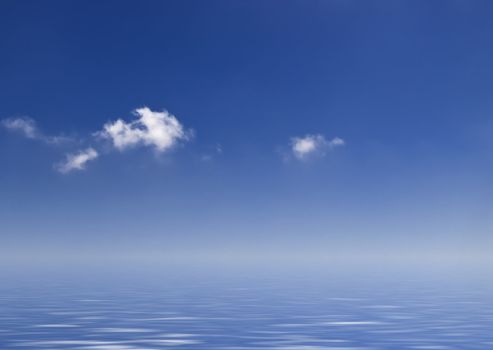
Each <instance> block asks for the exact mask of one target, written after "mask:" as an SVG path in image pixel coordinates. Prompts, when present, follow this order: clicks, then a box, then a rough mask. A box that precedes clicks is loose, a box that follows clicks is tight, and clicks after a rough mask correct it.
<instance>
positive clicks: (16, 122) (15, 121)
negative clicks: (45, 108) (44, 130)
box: [2, 117, 40, 139]
mask: <svg viewBox="0 0 493 350" xmlns="http://www.w3.org/2000/svg"><path fill="white" fill-rule="evenodd" d="M2 125H3V126H4V127H5V128H7V129H8V130H11V131H14V132H19V133H21V134H22V135H23V136H25V137H27V138H29V139H36V138H38V137H39V136H40V133H39V131H38V128H37V127H36V122H35V121H34V119H31V118H29V117H16V118H7V119H4V120H2Z"/></svg>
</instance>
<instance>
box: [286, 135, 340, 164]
mask: <svg viewBox="0 0 493 350" xmlns="http://www.w3.org/2000/svg"><path fill="white" fill-rule="evenodd" d="M344 145H345V141H344V140H343V139H341V138H339V137H335V138H333V139H332V140H327V139H326V138H325V136H323V135H320V134H316V135H310V134H308V135H305V136H303V137H293V138H292V139H291V151H292V154H293V156H294V157H295V158H296V159H298V160H307V159H309V158H311V157H313V156H324V155H325V154H326V152H327V151H330V150H332V149H334V148H336V147H340V146H344Z"/></svg>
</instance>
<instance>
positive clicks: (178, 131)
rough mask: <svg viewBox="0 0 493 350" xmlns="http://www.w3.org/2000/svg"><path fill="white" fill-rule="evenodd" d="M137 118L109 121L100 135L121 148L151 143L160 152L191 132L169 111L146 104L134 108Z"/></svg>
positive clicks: (98, 134) (188, 136)
mask: <svg viewBox="0 0 493 350" xmlns="http://www.w3.org/2000/svg"><path fill="white" fill-rule="evenodd" d="M134 115H136V116H137V120H134V121H131V122H128V123H127V122H125V121H124V120H122V119H118V120H116V121H115V122H109V123H106V124H105V125H104V126H103V130H102V131H99V132H97V133H96V135H97V136H100V137H102V138H106V139H109V140H111V141H112V143H113V146H114V147H115V148H117V149H118V150H120V151H122V150H125V149H127V148H129V147H134V146H138V145H144V146H151V147H154V149H155V150H156V151H158V152H164V151H167V150H169V149H171V148H173V147H174V146H175V145H176V144H177V143H178V142H179V141H186V140H188V139H189V138H190V137H191V135H192V132H191V131H186V130H185V129H184V128H183V126H182V125H181V124H180V122H179V121H178V119H176V117H175V116H174V115H172V114H170V113H168V112H167V111H162V112H154V111H152V110H150V109H149V108H147V107H143V108H138V109H136V110H135V111H134Z"/></svg>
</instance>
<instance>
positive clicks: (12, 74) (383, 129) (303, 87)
mask: <svg viewBox="0 0 493 350" xmlns="http://www.w3.org/2000/svg"><path fill="white" fill-rule="evenodd" d="M492 15H493V3H492V2H490V1H301V0H300V1H138V2H137V1H94V2H88V1H43V2H41V1H10V0H4V1H2V2H1V4H0V52H1V54H0V77H1V78H0V119H2V120H3V121H4V124H3V125H4V127H2V128H0V164H1V165H0V242H1V243H0V255H2V256H4V257H9V258H12V257H16V258H23V257H26V258H30V257H33V256H45V257H50V258H57V257H58V258H60V259H64V258H66V257H67V256H80V257H82V258H88V259H89V258H90V259H94V258H96V257H104V256H108V255H118V256H129V255H132V256H154V255H155V256H175V257H183V258H185V259H186V258H189V257H191V256H192V257H193V256H195V257H196V256H215V255H221V254H223V255H227V256H230V257H234V256H236V257H249V256H250V257H255V256H256V255H259V254H260V255H262V254H263V255H268V256H279V255H283V256H288V257H289V256H294V255H298V256H299V255H307V256H317V255H320V256H330V255H333V254H335V255H337V254H342V255H344V254H348V255H349V256H351V255H355V254H356V255H365V254H368V255H377V256H379V255H396V256H421V255H423V254H424V255H428V256H437V254H438V255H439V254H444V255H449V256H459V255H462V254H464V255H467V256H479V255H483V254H487V253H488V252H489V251H491V249H492V248H493V239H492V229H493V215H492V214H493V210H492V209H493V206H492V199H491V198H492V194H493V186H492V185H493V181H492V175H493V162H492V155H493V98H492V97H493V44H492V40H491V38H492V37H493V21H492V20H491V18H492ZM143 106H147V107H149V108H150V109H151V110H153V111H162V110H167V111H169V112H170V113H172V114H173V115H175V116H176V118H177V119H178V121H179V122H180V123H181V125H183V127H184V128H185V129H186V130H193V137H189V138H188V139H187V140H181V141H179V142H176V144H175V145H174V147H171V148H170V149H166V150H165V151H163V152H157V151H156V150H155V149H153V147H152V146H146V145H143V144H139V145H136V146H135V147H128V148H127V149H124V150H118V149H115V147H114V146H112V145H111V143H110V142H108V140H102V139H101V138H98V137H96V136H95V135H94V133H96V132H98V131H101V130H102V128H103V125H104V124H105V123H108V122H112V121H115V120H117V119H118V118H121V119H123V120H125V121H126V122H130V121H132V120H135V118H136V116H135V115H133V114H132V111H133V110H135V109H136V108H140V107H143ZM19 117H29V118H32V120H34V121H35V123H36V127H37V128H38V129H37V131H36V135H35V136H33V137H30V138H29V137H25V135H23V134H22V132H19V130H13V129H12V128H10V129H9V128H7V127H5V125H6V124H5V121H6V120H11V121H12V120H13V118H19ZM60 135H64V136H65V137H67V138H70V140H68V141H66V142H52V141H53V140H54V137H58V136H60ZM306 135H320V136H321V137H324V139H325V143H324V142H322V144H321V145H319V146H320V147H321V149H319V152H318V154H315V155H314V156H313V157H309V158H307V159H298V158H296V156H295V155H294V154H293V152H292V146H293V144H292V142H293V138H296V137H298V138H302V137H305V136H306ZM335 137H339V138H341V139H343V140H344V141H345V144H344V145H339V146H338V147H331V146H330V141H331V140H333V139H334V138H335ZM88 147H93V148H94V149H95V150H97V152H98V154H99V157H98V158H97V159H95V160H92V161H89V162H88V163H87V166H86V168H85V169H83V170H79V171H78V170H74V171H70V172H67V173H61V172H60V171H57V169H59V168H57V164H58V165H59V164H60V162H62V161H63V160H64V159H65V157H66V155H67V154H74V153H76V152H78V151H79V150H85V149H87V148H88ZM322 148H323V150H322ZM420 254H421V255H420Z"/></svg>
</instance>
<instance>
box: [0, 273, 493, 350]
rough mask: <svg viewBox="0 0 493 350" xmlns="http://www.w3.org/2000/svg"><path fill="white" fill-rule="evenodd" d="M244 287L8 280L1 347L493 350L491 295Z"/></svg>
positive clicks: (400, 287)
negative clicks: (20, 282) (110, 285)
mask: <svg viewBox="0 0 493 350" xmlns="http://www.w3.org/2000/svg"><path fill="white" fill-rule="evenodd" d="M245 284H246V285H243V286H238V285H235V286H228V285H227V284H225V283H222V284H214V283H212V282H210V283H203V284H197V285H193V286H190V285H189V286H185V285H181V286H179V284H175V283H170V284H169V285H166V283H163V284H162V285H160V286H156V285H155V286H154V287H152V288H151V287H149V288H144V287H142V286H140V285H139V286H135V285H134V286H129V285H126V287H122V286H119V287H116V286H115V287H113V288H98V287H97V284H95V285H85V286H83V287H80V286H79V287H75V286H71V287H69V286H65V287H63V286H60V285H58V286H51V287H47V286H43V287H41V286H39V287H37V288H33V287H31V288H20V287H18V286H17V287H16V286H15V285H12V284H10V285H7V286H3V287H1V289H0V291H1V294H0V297H1V298H0V348H1V349H3V350H9V349H41V350H43V349H46V350H55V349H87V350H152V349H168V348H172V347H175V348H180V349H216V350H218V349H238V350H239V349H272V350H273V349H276V350H329V349H332V350H337V349H341V350H342V349H492V348H493V331H492V330H493V303H492V301H493V296H492V295H491V289H487V288H480V287H473V286H470V285H467V284H466V283H464V284H463V285H462V286H461V288H445V287H443V286H441V287H438V286H435V287H432V284H430V283H425V284H419V283H415V284H410V283H407V284H398V283H396V284H394V285H393V286H392V287H389V286H385V285H383V284H379V283H373V284H372V287H369V286H367V287H364V286H362V285H358V286H355V285H345V286H342V285H340V286H337V284H336V283H331V284H330V283H326V284H324V285H322V283H321V284H320V285H317V284H304V283H295V284H294V286H293V285H291V286H286V285H284V286H281V285H278V284H276V283H259V284H255V283H252V282H250V283H245Z"/></svg>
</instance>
